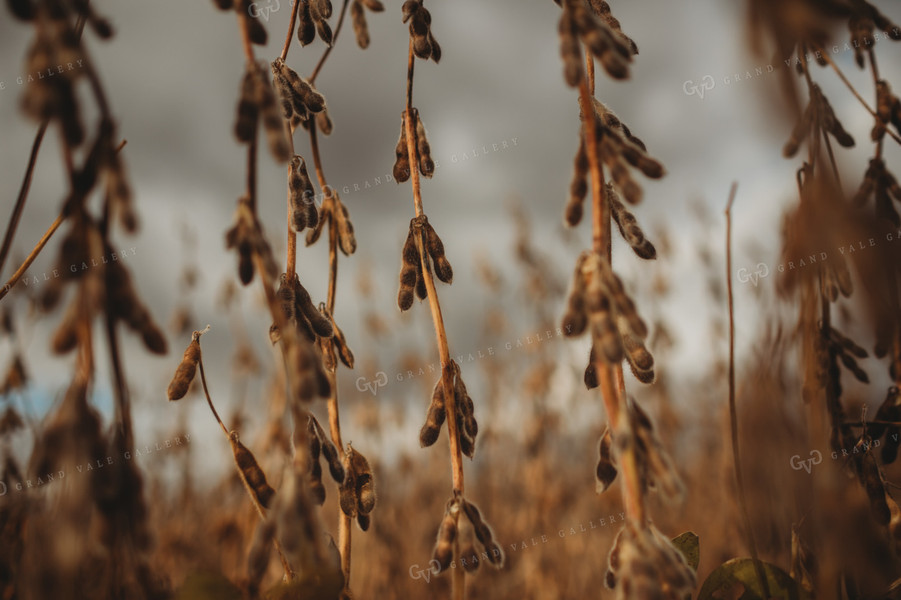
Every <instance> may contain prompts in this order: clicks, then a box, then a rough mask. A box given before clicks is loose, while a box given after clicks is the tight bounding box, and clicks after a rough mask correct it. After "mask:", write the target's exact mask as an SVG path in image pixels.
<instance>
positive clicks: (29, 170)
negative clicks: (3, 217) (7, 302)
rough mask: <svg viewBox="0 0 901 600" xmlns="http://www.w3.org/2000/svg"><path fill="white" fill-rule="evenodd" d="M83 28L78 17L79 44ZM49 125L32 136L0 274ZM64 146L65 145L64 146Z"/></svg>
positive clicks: (2, 250) (5, 237)
mask: <svg viewBox="0 0 901 600" xmlns="http://www.w3.org/2000/svg"><path fill="white" fill-rule="evenodd" d="M84 26H85V16H84V15H79V16H78V19H77V20H76V21H75V29H74V31H75V39H76V40H77V41H78V42H81V36H82V34H83V33H84ZM49 124H50V119H44V120H43V121H41V126H40V127H39V128H38V131H37V133H35V136H34V142H32V144H31V154H30V156H29V158H28V166H27V167H26V169H25V176H24V177H23V178H22V186H21V187H20V188H19V195H18V197H17V198H16V205H15V206H14V207H13V213H12V216H11V217H10V219H9V223H8V224H7V226H6V233H5V234H4V235H3V245H2V246H0V274H2V273H3V266H4V265H5V264H6V258H7V255H8V254H9V249H10V248H11V247H12V243H13V238H14V237H15V235H16V229H17V228H18V226H19V219H20V217H21V216H22V211H23V210H24V208H25V200H26V198H27V197H28V192H29V190H30V189H31V180H32V177H33V176H34V167H35V164H36V163H37V159H38V153H39V152H40V150H41V144H42V143H43V141H44V133H46V131H47V127H48V125H49ZM64 146H65V144H64ZM2 297H3V296H0V298H2Z"/></svg>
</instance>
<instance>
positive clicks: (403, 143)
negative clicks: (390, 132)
mask: <svg viewBox="0 0 901 600" xmlns="http://www.w3.org/2000/svg"><path fill="white" fill-rule="evenodd" d="M413 119H414V123H413V141H414V143H415V144H416V152H414V153H413V157H414V160H415V161H416V168H417V169H419V172H420V174H422V176H423V177H429V178H430V177H431V176H432V175H434V174H435V162H434V161H433V160H432V148H431V146H429V140H428V138H427V137H426V133H425V125H423V124H422V118H420V116H419V110H418V109H416V108H414V109H413ZM394 155H395V160H394V169H393V173H394V179H396V180H397V182H398V183H404V182H405V181H407V180H408V179H409V178H410V151H409V147H408V146H407V111H404V112H403V113H401V117H400V137H399V138H398V140H397V146H395V148H394Z"/></svg>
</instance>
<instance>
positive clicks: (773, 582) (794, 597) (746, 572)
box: [698, 558, 810, 600]
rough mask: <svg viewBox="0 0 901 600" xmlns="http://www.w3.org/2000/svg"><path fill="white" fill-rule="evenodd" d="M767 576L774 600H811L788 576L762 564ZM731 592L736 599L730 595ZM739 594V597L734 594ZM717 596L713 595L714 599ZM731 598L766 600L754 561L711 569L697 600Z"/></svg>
mask: <svg viewBox="0 0 901 600" xmlns="http://www.w3.org/2000/svg"><path fill="white" fill-rule="evenodd" d="M761 566H762V567H763V572H764V574H765V575H766V579H767V584H768V585H769V588H770V594H771V595H772V597H773V598H783V599H785V600H810V595H809V594H808V593H807V592H806V591H805V590H804V588H802V587H801V585H800V584H799V583H798V582H797V581H795V580H794V579H792V578H791V576H790V575H789V574H788V573H786V572H785V571H783V570H782V569H780V568H779V567H777V566H775V565H771V564H770V563H767V562H763V561H761ZM729 592H733V593H734V594H735V595H729ZM738 593H741V595H740V596H738V595H737V594H738ZM715 594H716V595H715ZM723 597H725V598H734V597H737V598H739V600H767V598H766V595H765V594H764V591H763V589H762V588H761V585H760V580H759V579H758V578H757V571H756V570H755V569H754V561H753V560H752V559H750V558H733V559H732V560H729V561H726V562H725V563H723V564H721V565H720V566H719V567H717V568H716V569H714V571H713V573H711V574H710V575H709V576H708V577H707V581H705V582H704V585H703V586H701V591H700V592H699V593H698V600H717V599H718V598H723Z"/></svg>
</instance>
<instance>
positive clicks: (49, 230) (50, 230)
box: [0, 215, 65, 300]
mask: <svg viewBox="0 0 901 600" xmlns="http://www.w3.org/2000/svg"><path fill="white" fill-rule="evenodd" d="M64 220H65V217H63V215H59V216H58V217H56V219H55V220H54V221H53V223H51V224H50V227H49V228H47V231H45V232H44V235H43V236H42V237H41V239H40V240H38V243H37V245H36V246H35V247H34V249H33V250H32V251H31V253H30V254H29V255H28V256H27V257H26V258H25V261H24V262H23V263H22V265H21V266H20V267H19V268H18V269H17V270H16V272H15V273H13V275H12V277H10V278H9V281H7V282H6V285H5V286H3V289H2V290H0V300H3V298H4V297H6V294H8V293H9V291H10V290H11V289H12V288H13V286H15V285H16V284H17V283H18V282H19V279H21V277H22V275H24V274H25V271H27V270H28V267H30V266H31V263H33V262H34V261H35V259H36V258H37V257H38V254H40V253H41V250H43V249H44V246H46V245H47V242H49V241H50V238H51V237H53V234H54V233H56V230H57V229H59V226H60V225H62V224H63V221H64Z"/></svg>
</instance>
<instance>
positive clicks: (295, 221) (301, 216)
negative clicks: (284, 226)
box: [288, 154, 319, 233]
mask: <svg viewBox="0 0 901 600" xmlns="http://www.w3.org/2000/svg"><path fill="white" fill-rule="evenodd" d="M288 193H289V199H288V202H289V206H290V207H291V219H290V225H291V229H292V231H295V232H297V233H300V232H301V231H303V230H304V229H306V228H307V227H311V228H315V227H316V226H317V225H319V211H318V210H317V209H316V203H315V202H314V201H313V182H312V181H310V175H309V174H308V173H307V164H306V162H304V160H303V158H302V157H300V156H298V155H296V154H295V155H294V158H292V159H291V163H290V166H289V168H288Z"/></svg>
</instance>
